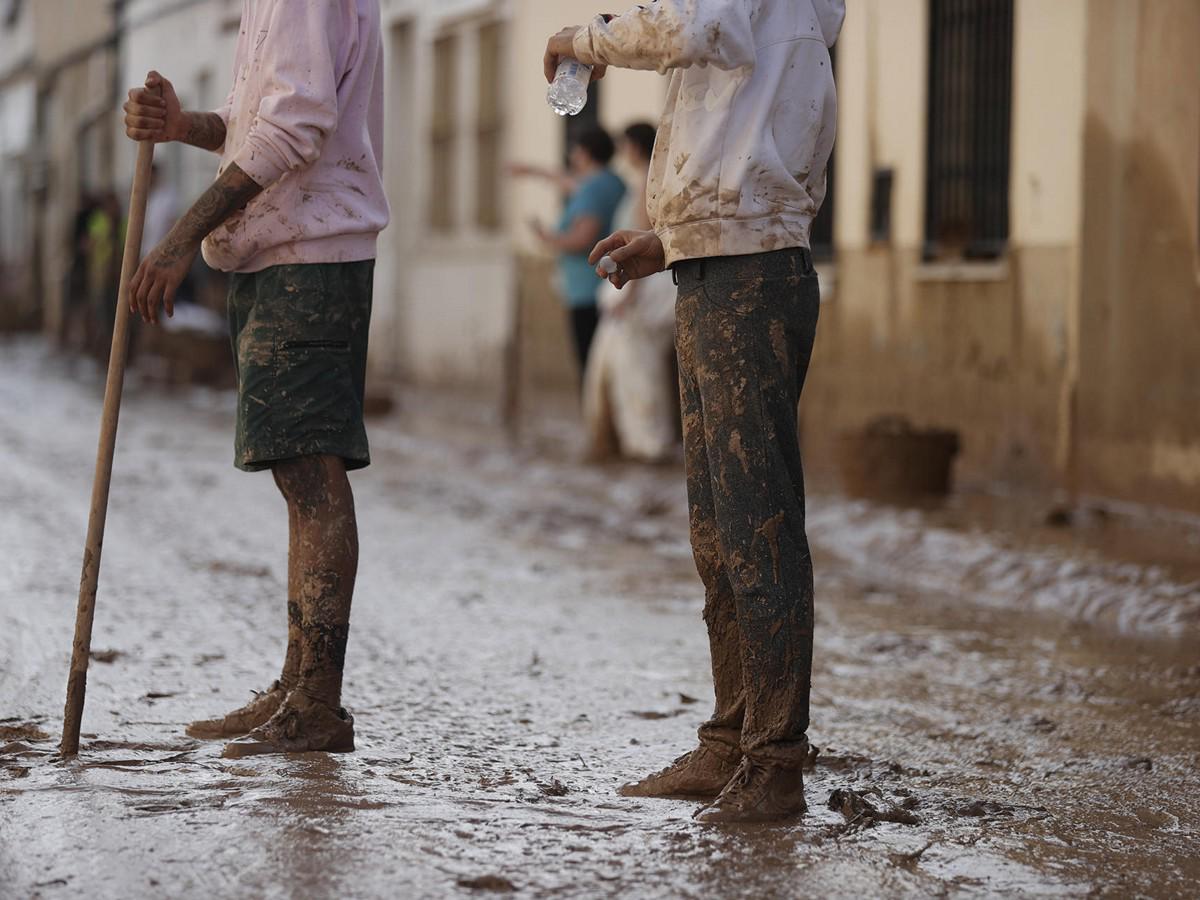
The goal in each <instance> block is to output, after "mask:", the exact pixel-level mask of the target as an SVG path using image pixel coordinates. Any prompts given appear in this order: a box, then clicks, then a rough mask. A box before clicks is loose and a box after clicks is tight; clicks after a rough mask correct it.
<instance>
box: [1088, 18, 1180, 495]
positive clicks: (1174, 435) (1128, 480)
mask: <svg viewBox="0 0 1200 900" xmlns="http://www.w3.org/2000/svg"><path fill="white" fill-rule="evenodd" d="M1131 12H1132V13H1135V14H1132V15H1131V14H1130V13H1131ZM1090 13H1091V15H1090V16H1089V21H1088V26H1089V27H1088V45H1087V46H1088V67H1087V121H1086V132H1085V142H1084V161H1085V162H1084V183H1083V187H1084V190H1083V198H1084V199H1083V223H1084V224H1083V232H1082V233H1083V258H1082V283H1083V293H1082V316H1081V328H1080V331H1081V339H1080V343H1081V348H1080V360H1081V377H1080V384H1079V390H1078V397H1077V407H1076V417H1075V420H1074V425H1075V428H1074V445H1073V448H1074V454H1073V461H1074V463H1075V467H1076V469H1075V470H1076V472H1077V477H1078V480H1079V482H1080V484H1081V485H1082V486H1084V487H1085V488H1090V489H1095V490H1097V491H1102V492H1104V493H1112V494H1118V495H1122V496H1127V497H1131V498H1137V499H1151V500H1157V501H1159V502H1164V503H1169V504H1174V505H1182V506H1188V507H1191V508H1200V415H1198V414H1197V411H1198V410H1200V376H1198V375H1197V367H1196V352H1197V348H1198V347H1200V274H1198V273H1200V249H1198V246H1200V237H1198V234H1197V231H1198V228H1200V225H1198V219H1200V209H1198V205H1200V87H1198V86H1200V56H1198V55H1197V53H1196V47H1197V46H1200V6H1198V5H1197V4H1196V3H1195V2H1193V0H1153V2H1145V0H1144V2H1140V3H1130V2H1118V0H1092V4H1091V8H1090Z"/></svg>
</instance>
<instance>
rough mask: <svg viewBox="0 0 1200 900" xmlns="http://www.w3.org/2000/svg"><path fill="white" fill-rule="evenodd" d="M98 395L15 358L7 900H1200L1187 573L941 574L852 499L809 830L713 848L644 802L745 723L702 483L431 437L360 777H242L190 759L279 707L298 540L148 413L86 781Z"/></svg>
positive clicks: (0, 763) (482, 435)
mask: <svg viewBox="0 0 1200 900" xmlns="http://www.w3.org/2000/svg"><path fill="white" fill-rule="evenodd" d="M100 393H101V386H100V384H99V381H98V380H97V379H96V378H95V377H94V373H89V372H82V371H80V372H77V371H71V370H70V369H69V367H68V366H67V365H66V364H64V363H62V362H61V361H58V360H55V359H53V358H52V357H49V356H48V355H47V353H46V351H45V349H44V347H43V346H42V345H41V344H40V343H38V342H31V341H18V342H11V341H10V342H6V343H4V344H0V409H3V411H4V413H3V416H2V417H0V510H2V514H0V546H2V547H3V548H4V553H3V556H2V557H0V897H4V898H9V897H12V898H26V897H45V898H58V897H64V898H65V897H69V896H76V895H78V894H79V893H80V891H85V892H87V894H88V895H89V896H94V897H133V896H163V897H218V896H219V897H295V898H314V900H315V898H326V897H366V898H373V897H444V896H462V897H466V896H487V895H490V894H491V893H495V892H508V891H515V892H516V893H517V894H518V895H520V896H546V895H552V894H553V895H555V896H580V897H595V896H614V897H615V896H629V897H739V896H742V897H775V896H780V897H782V896H823V897H843V896H844V897H851V896H853V897H860V896H887V897H906V896H913V897H918V896H919V897H926V896H931V895H932V896H996V895H1014V894H1021V895H1026V896H1079V897H1083V896H1101V897H1130V896H1147V897H1183V896H1194V894H1195V891H1196V885H1197V884H1200V854H1198V853H1197V847H1198V846H1200V653H1198V652H1197V636H1198V635H1200V628H1198V627H1197V626H1196V621H1195V616H1194V612H1195V609H1196V602H1197V601H1196V597H1195V591H1194V589H1192V588H1189V587H1188V586H1187V585H1186V584H1184V583H1182V582H1176V581H1173V580H1172V576H1171V575H1170V573H1169V572H1168V573H1164V572H1161V571H1149V570H1146V571H1142V572H1140V574H1138V573H1131V572H1130V570H1129V568H1128V566H1118V567H1115V568H1106V565H1105V564H1104V563H1103V562H1102V561H1098V560H1097V559H1092V558H1082V559H1080V560H1076V561H1074V562H1072V561H1071V560H1070V558H1068V557H1066V556H1064V557H1061V558H1056V559H1058V562H1057V563H1056V566H1057V568H1054V567H1051V566H1050V564H1049V563H1048V562H1046V557H1044V555H1043V556H1038V555H1037V554H1036V553H1034V552H1033V551H1031V550H1027V549H1026V548H1023V547H1022V546H1020V545H1017V544H1013V543H1011V542H1009V543H1008V544H1005V545H1004V547H1003V548H1001V546H1000V544H1001V543H1002V542H999V541H998V539H993V538H989V537H987V536H986V535H982V534H979V535H977V534H974V533H972V532H969V531H964V530H961V529H954V528H950V527H949V526H945V527H943V530H942V531H941V532H938V533H939V534H941V535H942V538H941V539H940V544H937V546H940V547H941V551H940V555H938V554H937V553H934V551H933V550H931V549H930V547H931V546H932V544H931V542H930V541H928V540H927V541H925V542H924V543H923V544H922V545H921V547H916V548H914V547H913V546H912V545H911V542H910V543H909V544H904V543H903V542H900V543H894V544H892V545H889V546H891V547H892V550H891V551H890V552H885V551H884V550H883V549H881V548H882V546H883V544H882V543H881V542H884V541H885V540H886V539H887V533H890V532H888V529H889V528H890V529H891V531H892V532H894V533H896V534H901V535H903V534H904V532H905V530H906V529H909V528H912V527H915V526H916V525H919V524H920V522H921V521H923V520H920V519H914V518H912V517H911V516H909V515H908V514H902V513H896V512H890V511H886V510H872V509H870V508H868V507H864V506H862V505H855V504H848V503H846V502H845V501H842V500H840V499H838V498H837V497H836V496H834V495H824V494H822V495H818V496H816V497H815V498H813V499H812V501H811V510H810V514H811V515H810V520H811V531H812V534H811V536H812V538H813V539H814V544H815V549H814V553H815V558H816V566H817V632H816V656H815V660H816V668H815V673H814V696H813V727H812V729H811V732H810V738H811V739H812V741H813V743H814V744H815V745H816V746H817V747H818V748H820V750H819V753H818V754H817V756H816V757H815V759H814V760H812V767H811V771H810V772H809V773H808V774H807V775H806V781H807V798H808V803H809V807H810V811H809V813H808V815H807V817H806V818H805V820H804V821H803V823H802V824H799V825H796V826H792V827H755V828H750V827H741V828H724V829H722V828H713V827H701V826H698V825H696V824H695V823H693V822H692V820H691V818H690V817H691V813H692V812H693V810H694V809H695V806H694V805H693V804H689V803H686V802H674V801H665V800H664V801H659V800H634V799H624V798H622V797H619V796H618V795H617V794H616V788H617V787H618V786H619V785H620V784H621V783H623V782H624V781H627V780H630V779H632V778H634V777H636V776H639V775H641V774H644V773H646V772H648V771H650V770H652V769H657V768H659V767H660V766H662V765H664V764H665V763H667V762H669V761H670V760H671V759H672V758H674V757H675V756H677V755H678V754H680V753H682V752H684V751H686V750H687V749H689V748H690V747H691V745H692V743H693V741H694V733H695V728H696V726H697V725H698V724H699V723H700V722H701V721H702V720H703V719H704V718H705V717H706V714H707V713H708V711H709V708H710V704H711V698H712V690H711V684H710V679H709V675H708V671H707V666H708V658H707V644H706V639H705V633H704V628H703V623H702V622H701V619H700V608H701V599H702V598H701V593H700V587H699V583H698V580H697V579H696V577H695V574H694V570H693V568H692V563H691V557H690V551H689V548H688V545H687V540H686V508H685V502H684V496H683V479H682V476H681V474H680V473H679V472H677V471H675V470H674V469H673V468H671V467H664V468H660V469H645V468H633V467H629V468H625V467H606V468H599V469H596V468H584V467H581V466H579V465H577V464H575V463H573V462H570V461H569V458H570V457H569V455H567V454H563V453H561V452H557V451H556V446H557V444H556V443H555V441H554V440H553V439H552V438H553V433H550V437H549V438H546V439H545V440H529V441H527V442H526V443H524V444H522V445H521V446H520V447H517V448H513V447H511V446H510V445H508V444H507V443H506V442H505V441H504V440H503V438H502V433H501V432H500V430H499V429H498V428H496V427H495V425H494V424H491V423H489V422H487V421H480V420H479V418H478V416H477V415H475V414H474V413H472V411H471V410H469V409H459V408H457V407H454V406H453V405H452V404H449V405H443V404H440V403H439V404H438V405H437V406H436V410H435V409H434V408H433V407H432V404H429V408H426V407H424V406H422V405H421V401H420V400H419V399H415V398H414V399H407V398H406V400H405V402H403V403H402V404H401V407H400V410H399V411H398V412H397V413H395V414H394V415H392V416H390V417H389V418H386V419H383V420H377V421H374V422H373V423H372V425H371V429H370V431H371V440H372V453H373V457H374V465H373V466H372V467H371V468H369V469H367V470H365V471H363V472H361V473H356V474H355V475H354V476H353V478H352V481H353V485H354V490H355V492H356V501H357V505H358V509H359V516H360V527H361V542H362V562H361V568H360V574H359V582H358V588H357V591H356V595H355V605H354V613H353V620H352V628H351V638H350V650H349V657H348V667H347V680H346V702H347V705H348V706H349V708H350V709H351V711H352V712H353V713H354V715H355V717H356V730H357V742H358V750H357V752H356V753H353V754H347V755H341V756H324V755H311V756H308V755H302V756H296V757H290V758H284V759H277V758H257V759H253V760H239V761H231V760H223V759H221V758H220V757H219V754H220V749H221V745H220V744H219V743H216V744H213V743H202V742H199V741H195V740H192V739H190V738H188V737H185V736H184V734H183V725H184V724H185V723H186V722H188V721H190V720H192V719H195V718H199V717H202V716H207V715H212V714H216V713H219V712H222V711H224V710H226V709H228V708H231V707H233V706H235V705H238V704H240V703H242V702H243V701H244V700H246V699H247V698H248V697H249V691H250V690H252V689H262V688H264V687H266V686H267V685H268V684H269V683H270V681H271V679H272V678H273V677H274V676H275V674H276V672H277V671H278V667H279V663H280V660H281V658H282V653H283V649H284V640H285V625H286V619H285V609H284V597H285V588H286V575H287V572H286V557H285V554H286V549H287V533H286V517H285V514H284V511H283V506H282V501H281V500H280V499H279V497H278V495H277V493H276V491H275V488H274V485H273V484H272V482H271V479H270V477H268V476H266V475H257V476H251V475H246V474H243V473H240V472H237V471H235V470H234V469H233V467H232V465H231V458H232V439H231V424H230V423H231V414H232V399H231V397H230V396H229V395H226V394H222V393H211V392H205V391H198V390H197V391H190V390H189V391H183V392H174V393H167V392H164V391H162V390H161V389H151V388H148V387H145V386H143V385H141V384H139V383H138V382H137V381H136V380H134V381H132V382H131V384H130V386H129V389H128V392H127V395H126V397H127V399H126V404H125V407H124V411H123V414H122V423H121V433H120V438H119V442H118V449H117V462H116V468H115V473H114V481H113V487H112V500H111V507H110V513H109V526H108V532H107V536H106V540H105V555H104V564H103V571H102V575H101V581H100V593H99V600H98V606H97V615H96V625H95V635H94V638H93V643H92V646H93V650H94V656H93V661H92V665H91V670H90V676H89V685H88V703H87V710H86V714H85V717H84V724H83V731H84V741H83V751H82V753H81V755H80V757H79V759H78V760H77V761H74V762H69V763H68V762H63V761H61V760H59V759H57V758H55V756H54V755H53V751H54V749H55V744H56V742H57V735H58V731H59V729H60V727H61V711H62V704H63V692H64V688H65V680H66V673H67V662H68V658H69V649H70V639H71V633H72V627H73V621H74V611H75V599H76V590H77V579H78V575H79V554H80V551H81V547H82V540H83V535H84V530H85V524H86V516H87V505H88V497H89V491H90V485H91V476H92V462H93V458H94V450H95V440H96V432H97V426H98V416H99V413H98V410H99V404H100ZM476 412H477V411H476ZM889 523H890V524H889ZM935 524H936V523H935ZM822 528H824V529H825V533H824V534H822V533H821V531H820V529H822ZM867 532H869V533H870V538H869V539H867V538H864V537H863V535H864V534H865V533H867ZM956 541H957V542H958V543H955V542H956ZM934 543H936V542H934ZM839 544H841V545H842V547H843V550H844V552H841V553H839V552H837V551H838V549H839V547H838V545H839ZM989 548H992V549H991V550H989ZM901 551H903V552H901ZM1063 552H1064V553H1066V552H1067V551H1063ZM1001 556H1003V565H1002V567H1001V568H1002V569H1003V573H1004V574H1005V578H1007V579H1008V580H1007V581H1006V580H1004V579H1002V578H1000V577H999V576H997V575H995V573H994V572H993V571H992V569H989V568H988V566H989V565H990V566H992V567H993V568H996V567H997V566H998V565H999V564H998V563H996V562H995V560H997V559H1000V558H1001ZM968 557H970V558H969V559H968ZM960 562H961V564H962V567H963V572H958V571H957V569H956V566H957V565H958V563H960ZM935 563H936V566H937V567H940V568H938V569H937V571H934V567H935ZM1068 563H1069V564H1070V565H1069V566H1068V565H1067V564H1068ZM1071 566H1073V568H1071ZM1023 567H1024V568H1023ZM1050 571H1053V572H1057V573H1058V576H1057V579H1058V580H1055V581H1054V584H1053V585H1052V586H1049V587H1048V586H1046V585H1043V588H1044V589H1042V590H1039V591H1032V592H1031V591H1028V590H1024V589H1022V587H1021V585H1020V574H1021V573H1022V572H1028V573H1030V577H1037V578H1042V579H1043V581H1047V583H1048V581H1049V580H1052V579H1049V578H1048V576H1047V575H1046V573H1047V572H1050ZM964 573H965V574H964ZM989 573H992V574H990V575H989ZM1072 578H1074V579H1075V580H1074V581H1072V580H1071V579H1072ZM1064 585H1065V586H1064ZM1072 585H1073V587H1072ZM1051 587H1052V588H1053V589H1051ZM1089 591H1090V592H1091V593H1090V594H1089V593H1088V592H1089ZM973 592H978V593H979V594H980V595H981V596H975V595H974V593H973ZM985 594H986V596H982V595H985ZM1131 594H1132V595H1134V596H1133V597H1132V599H1131ZM1059 595H1061V596H1062V597H1063V598H1065V599H1064V600H1063V603H1062V604H1060V606H1059V607H1058V608H1056V607H1055V606H1054V603H1053V602H1052V600H1053V597H1055V596H1059ZM1084 595H1087V596H1092V597H1111V598H1112V599H1111V602H1107V603H1106V604H1105V610H1104V611H1106V612H1107V614H1106V615H1104V616H1100V617H1101V618H1102V619H1103V620H1104V624H1103V627H1089V626H1087V625H1084V624H1080V622H1079V618H1080V617H1081V615H1082V614H1084V613H1087V612H1088V609H1089V608H1088V606H1087V603H1086V602H1084V600H1086V597H1084ZM1048 597H1049V598H1051V599H1046V598H1048ZM1081 597H1082V598H1083V599H1081ZM1139 598H1140V599H1139ZM1143 600H1144V602H1142V601H1143ZM1102 612H1103V611H1102ZM1097 615H1099V613H1097ZM1156 623H1157V625H1159V626H1161V627H1156ZM1122 629H1123V630H1122Z"/></svg>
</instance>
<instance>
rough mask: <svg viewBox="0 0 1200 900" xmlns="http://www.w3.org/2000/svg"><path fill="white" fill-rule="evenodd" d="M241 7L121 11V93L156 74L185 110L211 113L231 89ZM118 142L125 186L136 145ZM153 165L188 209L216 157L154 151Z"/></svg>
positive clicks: (157, 3)
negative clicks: (174, 94) (159, 168)
mask: <svg viewBox="0 0 1200 900" xmlns="http://www.w3.org/2000/svg"><path fill="white" fill-rule="evenodd" d="M240 13H241V3H240V2H237V0H197V2H194V3H191V4H188V5H185V6H179V5H178V4H175V3H172V2H171V0H135V2H133V3H130V4H129V6H128V7H127V8H126V12H125V22H126V24H127V27H126V29H125V33H124V36H123V41H124V44H123V46H122V58H121V73H120V79H121V84H122V85H123V90H128V89H129V88H131V87H134V86H135V85H139V84H142V83H143V82H144V81H145V78H146V73H147V72H149V71H150V70H151V69H154V70H157V71H158V72H160V73H161V74H162V75H163V76H164V77H166V78H167V79H169V80H170V82H171V83H172V84H173V85H174V87H175V92H176V93H177V94H178V95H179V100H180V102H181V103H182V104H183V107H184V108H185V109H215V108H216V107H218V106H220V105H221V104H222V103H223V102H224V101H225V97H226V95H227V94H228V92H229V88H230V87H231V86H232V83H233V54H234V50H235V49H236V47H237V36H238V32H237V25H238V20H239V16H240ZM114 127H115V128H118V129H121V139H120V140H118V142H117V153H118V156H117V178H118V180H119V181H120V182H121V183H122V184H128V179H129V178H130V174H129V173H132V172H133V161H134V159H135V157H136V155H137V147H136V145H135V144H134V143H133V142H132V141H129V140H126V139H124V130H123V128H122V126H121V124H120V115H119V114H118V115H117V117H116V121H114ZM155 161H156V162H157V163H158V164H159V165H160V166H161V168H162V170H163V173H164V175H165V177H166V178H167V179H169V180H170V181H171V182H172V183H173V184H174V185H175V186H176V188H177V189H178V191H179V194H180V199H181V201H183V202H184V203H190V202H191V201H193V200H194V199H195V198H196V197H198V196H199V195H200V194H201V193H202V192H203V191H204V190H205V188H207V187H208V186H209V185H210V184H211V183H212V181H213V178H214V177H215V176H216V172H217V157H216V156H214V155H213V154H211V153H208V152H206V151H204V150H199V149H197V148H195V147H187V146H184V145H181V144H169V145H166V146H163V147H159V148H157V149H156V151H155Z"/></svg>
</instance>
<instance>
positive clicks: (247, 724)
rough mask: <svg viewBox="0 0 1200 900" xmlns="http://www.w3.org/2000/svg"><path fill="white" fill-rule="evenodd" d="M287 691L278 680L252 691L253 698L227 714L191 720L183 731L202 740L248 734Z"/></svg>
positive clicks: (269, 714) (281, 701) (279, 701)
mask: <svg viewBox="0 0 1200 900" xmlns="http://www.w3.org/2000/svg"><path fill="white" fill-rule="evenodd" d="M286 696H287V691H285V690H284V689H283V685H281V684H280V683H279V682H278V681H276V682H275V683H274V684H272V685H271V686H270V687H269V688H267V689H266V690H265V691H262V692H261V693H260V692H259V691H255V692H254V699H253V700H251V701H250V702H249V703H247V704H246V705H245V706H243V707H242V708H241V709H235V710H234V711H233V712H231V713H230V714H229V715H227V716H222V717H221V718H219V719H204V720H202V721H199V722H193V723H192V724H191V725H189V726H188V727H187V728H186V729H184V731H185V732H186V733H187V735H188V736H189V737H194V738H200V740H203V741H214V740H228V739H229V738H236V737H241V736H242V735H243V734H249V733H250V732H251V731H253V730H254V729H255V728H257V727H258V726H259V725H262V724H264V723H265V722H266V721H267V720H268V719H270V718H271V716H273V715H275V711H276V710H277V709H279V706H280V704H282V703H283V698H284V697H286Z"/></svg>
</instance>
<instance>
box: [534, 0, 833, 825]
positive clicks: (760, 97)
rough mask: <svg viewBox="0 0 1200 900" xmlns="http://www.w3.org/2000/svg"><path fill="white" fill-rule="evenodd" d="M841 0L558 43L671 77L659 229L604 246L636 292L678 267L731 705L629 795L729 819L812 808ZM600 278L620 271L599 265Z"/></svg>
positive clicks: (704, 537) (725, 12) (726, 3)
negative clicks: (819, 342) (822, 375)
mask: <svg viewBox="0 0 1200 900" xmlns="http://www.w3.org/2000/svg"><path fill="white" fill-rule="evenodd" d="M844 16H845V5H844V3H843V2H842V0H657V2H655V3H647V4H643V5H641V6H636V7H634V8H633V9H631V10H629V11H628V12H626V13H625V14H623V15H621V16H617V17H616V18H613V19H612V20H611V21H609V20H607V19H606V18H605V17H604V16H597V17H596V18H595V19H594V20H592V22H591V23H590V24H588V25H585V26H583V27H573V28H566V29H563V30H562V31H561V32H559V33H558V34H556V35H554V36H553V37H551V38H550V40H549V42H548V43H547V46H546V52H545V56H544V60H543V64H544V69H545V74H546V79H547V81H551V80H553V78H554V73H555V71H556V69H557V68H558V64H559V62H560V61H561V60H562V59H564V58H574V59H578V60H580V61H581V62H583V63H586V64H589V65H595V66H597V67H598V69H597V70H596V71H594V72H593V76H594V77H595V76H596V75H597V74H600V75H602V74H603V72H604V67H606V66H623V67H626V68H632V69H655V70H658V71H660V72H670V77H671V80H670V84H669V87H668V94H667V106H666V110H665V111H664V114H663V118H662V123H661V124H660V126H659V134H658V141H657V143H656V144H655V148H654V158H653V160H652V161H651V165H650V183H649V188H648V191H647V193H648V197H649V204H648V205H649V213H650V221H651V224H652V226H653V229H654V230H652V231H621V232H617V233H616V234H614V235H611V236H610V237H608V238H606V239H605V240H603V241H601V242H600V243H599V244H598V245H597V246H596V247H595V248H594V249H593V250H592V254H591V262H592V263H593V264H596V263H599V261H600V260H601V258H602V257H603V256H605V255H607V256H609V257H610V258H611V259H612V260H613V261H614V262H615V263H616V264H617V266H618V269H617V271H616V273H615V274H611V275H609V276H608V277H609V280H610V281H611V282H612V283H613V284H614V285H615V286H617V287H622V286H624V285H625V284H627V283H628V282H629V281H630V280H633V279H636V278H642V277H645V276H648V275H651V274H654V273H656V272H661V271H662V270H663V269H665V268H667V267H671V268H672V269H673V272H674V276H675V278H676V280H677V282H678V285H679V298H678V303H677V307H676V348H677V353H678V359H679V372H680V383H681V384H680V387H681V390H680V394H681V400H682V406H683V426H684V456H685V465H686V469H687V484H688V500H689V507H690V509H689V512H690V524H691V538H692V550H693V554H694V556H695V559H696V567H697V569H698V571H699V573H700V577H701V579H702V580H703V582H704V587H705V604H704V619H705V622H706V624H707V626H708V636H709V647H710V651H711V655H712V664H713V684H714V689H715V694H716V708H715V710H714V713H713V716H712V718H711V719H709V720H708V721H707V722H706V723H704V725H702V726H701V728H700V734H699V738H700V743H699V746H697V747H696V748H695V749H694V750H692V751H691V752H690V753H687V754H685V755H684V756H682V757H680V758H679V759H678V760H676V761H675V762H674V763H673V764H672V765H670V766H668V767H667V768H665V769H663V770H662V771H660V772H657V773H655V774H653V775H650V776H648V777H647V778H644V779H642V780H641V781H640V782H637V783H636V784H631V785H627V786H626V787H625V788H624V789H623V790H622V792H623V793H625V794H626V795H627V796H680V795H683V796H693V797H702V798H707V799H709V800H710V801H711V802H709V804H708V805H707V806H705V807H703V808H702V809H701V810H699V811H698V812H697V814H696V818H697V819H698V820H700V821H701V822H706V823H712V824H718V823H732V822H754V821H769V820H779V819H787V818H792V817H795V816H799V815H801V814H802V813H803V812H804V811H805V809H806V808H807V807H806V805H805V801H804V779H803V775H802V766H803V764H804V761H805V759H806V758H807V756H808V752H809V745H808V737H807V731H808V725H809V695H810V689H811V683H812V646H813V644H812V642H813V570H812V560H811V558H810V556H809V548H808V538H807V536H806V534H805V529H804V477H803V472H802V468H801V463H800V445H799V440H798V436H797V428H796V426H797V404H798V402H799V400H800V390H801V387H802V386H803V384H804V378H805V374H806V373H807V370H808V364H809V360H810V358H811V355H812V349H813V341H814V339H815V337H816V328H817V314H818V310H819V306H820V297H819V291H818V287H817V277H816V272H815V271H814V269H813V265H812V254H811V252H810V251H809V231H810V228H811V225H812V220H813V218H814V217H815V216H816V214H817V211H818V209H819V208H820V206H821V202H822V200H823V199H824V197H825V169H826V164H827V163H828V161H829V155H830V152H831V150H832V148H833V141H834V133H835V131H836V127H837V125H836V122H837V100H836V96H835V89H834V83H833V72H832V66H831V65H830V58H829V48H830V47H832V46H833V44H834V42H835V41H836V40H837V36H838V33H839V31H840V30H841V26H842V20H843V18H844ZM597 274H598V275H600V276H601V277H604V276H605V274H606V273H604V272H602V271H600V270H599V269H597Z"/></svg>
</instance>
